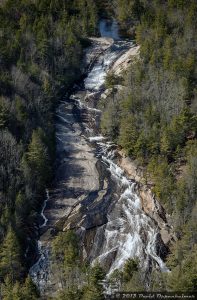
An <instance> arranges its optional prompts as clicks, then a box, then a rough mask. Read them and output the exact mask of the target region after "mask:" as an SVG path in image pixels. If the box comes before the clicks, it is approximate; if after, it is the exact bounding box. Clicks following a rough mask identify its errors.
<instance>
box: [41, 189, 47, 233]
mask: <svg viewBox="0 0 197 300" xmlns="http://www.w3.org/2000/svg"><path fill="white" fill-rule="evenodd" d="M48 200H49V190H48V189H46V199H45V200H44V204H43V207H42V210H41V216H42V218H43V220H44V222H43V224H42V225H40V228H43V227H45V226H46V225H47V222H48V219H47V217H46V216H45V215H44V210H45V208H46V205H47V201H48Z"/></svg>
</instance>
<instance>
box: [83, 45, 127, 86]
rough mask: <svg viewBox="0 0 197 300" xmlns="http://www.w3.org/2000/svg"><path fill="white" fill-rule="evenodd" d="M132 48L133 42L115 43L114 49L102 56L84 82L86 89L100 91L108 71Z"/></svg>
mask: <svg viewBox="0 0 197 300" xmlns="http://www.w3.org/2000/svg"><path fill="white" fill-rule="evenodd" d="M132 46H133V43H132V42H125V43H122V42H121V41H120V42H115V43H114V44H113V46H112V49H108V50H107V51H106V52H105V54H104V55H101V56H100V57H99V59H98V61H97V62H96V63H95V65H94V67H93V68H92V70H91V71H90V72H89V74H88V76H87V78H86V79H85V80H84V84H85V89H86V90H89V91H98V90H99V89H100V88H101V87H102V85H103V84H104V82H105V78H106V75H107V71H108V70H109V69H110V66H111V64H112V63H113V62H114V61H115V60H116V59H117V58H118V57H119V56H120V55H121V54H122V53H123V52H124V51H125V50H126V49H128V48H130V47H132ZM121 48H122V49H121Z"/></svg>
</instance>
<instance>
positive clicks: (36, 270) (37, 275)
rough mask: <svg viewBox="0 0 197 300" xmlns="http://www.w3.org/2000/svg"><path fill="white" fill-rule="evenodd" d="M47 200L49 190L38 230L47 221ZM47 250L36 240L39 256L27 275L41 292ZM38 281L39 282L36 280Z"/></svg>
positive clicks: (44, 278)
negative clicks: (45, 212)
mask: <svg viewBox="0 0 197 300" xmlns="http://www.w3.org/2000/svg"><path fill="white" fill-rule="evenodd" d="M48 200H49V190H48V189H46V199H45V201H44V203H43V207H42V210H41V213H40V214H41V216H42V218H43V223H42V224H41V225H40V226H39V227H40V228H44V227H45V226H46V225H47V222H48V219H47V217H46V216H45V215H44V211H45V208H46V205H47V201H48ZM48 252H49V250H48V248H47V247H46V246H44V245H43V243H42V242H41V241H40V240H38V254H39V259H38V261H37V262H36V263H35V264H34V265H33V266H32V267H31V268H30V270H29V274H30V276H31V278H32V280H33V282H34V283H35V284H36V285H39V286H38V288H39V289H40V290H43V289H44V287H45V285H46V281H47V280H48V270H49V268H48V259H46V258H48ZM38 279H39V280H38Z"/></svg>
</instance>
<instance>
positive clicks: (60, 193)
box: [30, 39, 167, 295]
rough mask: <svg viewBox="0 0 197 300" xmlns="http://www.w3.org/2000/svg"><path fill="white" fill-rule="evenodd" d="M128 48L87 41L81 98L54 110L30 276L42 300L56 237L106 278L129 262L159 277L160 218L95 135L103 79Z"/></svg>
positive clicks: (50, 290) (48, 288) (124, 163)
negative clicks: (67, 240)
mask: <svg viewBox="0 0 197 300" xmlns="http://www.w3.org/2000/svg"><path fill="white" fill-rule="evenodd" d="M99 43H100V46H99ZM132 47H133V44H132V43H131V42H128V41H119V40H118V41H115V42H113V45H112V40H109V39H104V40H102V42H100V41H99V39H96V40H95V39H94V40H93V44H92V46H91V47H90V49H89V50H88V51H87V61H88V62H89V63H90V64H91V66H90V68H89V71H88V75H87V77H86V79H85V80H84V90H80V88H79V89H78V90H77V91H76V92H75V93H74V94H73V95H71V96H70V98H68V99H67V98H66V99H63V101H61V103H60V104H59V107H58V108H57V111H56V140H57V169H56V178H55V183H54V188H53V189H51V190H50V191H49V195H48V196H49V197H48V199H47V203H45V204H46V208H45V207H44V208H45V209H43V211H42V213H43V216H42V217H43V219H44V226H43V228H42V231H41V233H42V234H41V237H40V241H39V252H40V258H39V260H38V262H37V263H36V264H35V265H34V266H33V267H32V268H31V270H30V275H31V277H32V279H33V280H34V282H35V283H36V284H37V285H38V287H40V290H41V293H42V294H47V295H52V294H55V292H56V291H57V290H58V289H59V288H60V286H59V284H60V283H59V282H58V276H56V272H57V270H55V269H54V266H53V264H52V261H51V259H52V258H51V254H50V251H51V241H52V240H53V238H54V235H55V234H56V232H57V231H58V230H62V231H66V230H68V229H71V228H72V229H75V231H76V233H77V234H78V235H79V238H80V243H81V249H82V253H83V259H84V260H87V261H88V262H89V263H92V264H94V263H95V261H97V260H98V261H99V262H100V264H101V265H102V266H103V267H104V268H105V270H106V271H107V272H108V273H111V272H113V271H114V270H115V269H117V268H118V269H119V268H120V269H121V268H122V267H123V265H124V263H125V262H126V260H127V259H128V258H130V257H136V256H137V257H138V258H139V260H140V264H141V267H142V268H143V269H144V271H145V272H148V271H149V269H150V266H153V265H157V266H158V267H159V268H160V269H161V270H162V271H167V268H166V266H165V264H164V262H163V261H162V259H161V257H162V258H163V257H165V254H166V252H167V250H166V249H167V248H165V245H164V243H163V237H164V235H165V236H166V228H167V226H166V219H165V212H164V210H162V207H161V206H160V205H159V203H158V202H157V201H156V200H155V199H154V197H153V195H152V194H151V192H150V190H149V189H147V187H146V186H144V185H142V182H141V179H140V178H141V177H140V173H139V168H138V170H136V169H135V165H134V164H132V163H131V164H130V165H129V161H128V159H127V158H126V157H124V155H122V153H121V152H120V151H119V149H118V148H117V146H116V145H114V144H113V143H111V142H110V141H107V140H106V139H105V137H102V136H101V135H100V133H99V120H100V115H101V113H102V112H101V111H99V110H98V109H97V108H95V103H96V102H95V101H96V100H97V99H98V97H100V95H101V94H103V89H104V86H103V83H104V80H105V76H106V73H107V72H108V71H109V70H110V68H111V67H112V65H114V63H115V62H116V61H117V60H118V59H119V60H120V58H121V56H122V55H125V53H126V52H127V51H128V50H129V49H130V48H132ZM91 49H97V51H96V54H92V55H91V51H93V50H91ZM120 61H121V60H120ZM87 102H91V103H92V107H89V106H87ZM138 178H139V179H140V180H138ZM161 230H163V232H162V233H161V232H160V231H161ZM165 240H167V237H166V239H165Z"/></svg>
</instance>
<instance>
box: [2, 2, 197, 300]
mask: <svg viewBox="0 0 197 300" xmlns="http://www.w3.org/2000/svg"><path fill="white" fill-rule="evenodd" d="M101 15H105V16H108V17H113V18H115V19H116V20H118V22H119V24H120V27H121V30H122V31H123V32H126V35H127V36H128V37H132V39H133V38H135V40H136V43H137V44H139V45H140V56H139V59H138V60H137V61H135V62H133V63H132V65H131V67H130V68H129V69H128V70H127V72H126V73H125V74H123V75H122V77H121V78H116V77H115V75H113V74H110V75H109V76H108V78H107V80H106V85H107V84H108V85H109V86H110V87H111V86H114V85H115V84H117V83H118V82H119V80H121V82H123V85H124V89H123V90H122V91H120V92H118V93H116V94H115V95H113V97H111V98H110V99H109V101H107V103H105V104H103V103H102V106H103V107H102V109H103V111H104V112H103V117H102V122H101V131H102V132H103V134H104V135H106V136H109V137H110V139H113V141H114V142H115V143H117V144H118V145H119V146H120V147H122V149H124V150H125V151H126V153H127V155H128V156H130V157H131V158H132V159H133V160H135V161H136V163H137V164H139V165H142V166H143V167H144V170H145V173H146V176H147V177H148V178H151V181H152V182H153V187H152V189H153V191H154V193H155V195H156V197H157V199H158V200H159V201H160V202H161V203H162V205H163V206H164V207H165V209H166V211H167V213H169V214H170V215H171V216H172V220H173V226H174V231H175V233H176V236H177V241H176V243H175V244H174V245H173V246H172V247H171V249H170V255H169V256H168V259H167V266H168V267H169V268H170V269H171V273H170V274H169V275H168V274H160V273H157V272H156V273H153V274H152V277H151V279H150V289H151V290H153V291H158V290H161V291H162V290H163V291H165V290H169V291H183V290H184V291H189V292H192V291H196V289H197V270H196V266H197V220H196V216H197V204H196V199H197V89H196V84H197V61H196V60H197V41H196V32H197V2H196V0H163V1H159V0H113V1H109V0H108V1H99V0H98V1H94V0H73V1H71V0H68V1H62V0H3V1H1V2H0V33H1V34H0V66H1V68H0V247H1V251H0V284H1V290H0V297H2V299H3V300H8V299H9V300H12V299H13V300H15V299H17V300H22V299H25V300H28V299H31V300H33V299H39V292H38V291H37V289H36V287H35V285H34V284H33V282H32V281H31V279H30V277H29V276H28V270H29V267H30V265H31V262H32V259H33V253H34V252H35V248H36V237H37V235H38V224H39V222H40V210H41V207H42V203H43V199H45V198H46V191H45V189H46V187H47V186H50V184H51V182H52V180H53V175H54V160H55V127H54V122H55V108H56V106H57V103H58V100H59V99H61V97H63V96H64V95H65V93H66V91H68V90H69V89H70V88H71V86H72V85H73V83H74V82H75V81H76V80H78V79H80V76H81V75H82V72H83V66H82V65H81V60H82V57H83V53H84V49H85V48H86V47H87V46H88V45H89V43H90V42H89V40H88V37H89V36H95V35H97V34H98V32H97V24H98V19H99V17H100V16H101ZM53 256H54V261H56V263H57V267H58V268H59V270H60V272H59V276H60V281H62V284H63V286H64V290H63V291H62V292H61V293H60V294H59V295H58V297H57V299H67V300H69V299H72V300H75V299H76V300H77V299H84V300H88V299H89V300H91V299H92V300H93V299H94V300H96V299H98V300H99V299H104V296H103V286H102V284H101V283H102V281H103V280H104V278H105V273H104V271H103V270H102V269H101V268H100V266H99V265H96V266H95V267H92V268H90V267H89V266H86V265H85V264H84V265H82V264H81V262H80V249H78V242H77V237H76V236H75V234H74V233H73V232H72V231H70V232H68V233H66V234H62V233H60V234H59V235H58V236H57V238H56V239H55V240H54V243H53ZM110 280H111V282H112V284H113V283H114V282H115V283H116V284H120V285H121V286H122V287H124V290H128V291H140V290H144V289H145V286H144V283H143V282H142V281H141V279H140V271H139V269H138V262H137V261H136V260H132V259H131V260H128V262H127V263H126V265H125V267H124V269H123V271H117V272H116V273H115V274H113V276H112V278H111V279H110ZM81 282H85V284H84V285H83V286H82V285H81Z"/></svg>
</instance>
